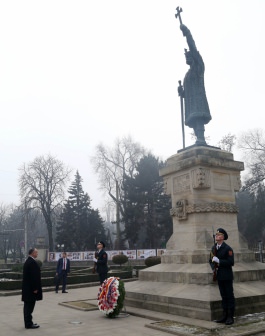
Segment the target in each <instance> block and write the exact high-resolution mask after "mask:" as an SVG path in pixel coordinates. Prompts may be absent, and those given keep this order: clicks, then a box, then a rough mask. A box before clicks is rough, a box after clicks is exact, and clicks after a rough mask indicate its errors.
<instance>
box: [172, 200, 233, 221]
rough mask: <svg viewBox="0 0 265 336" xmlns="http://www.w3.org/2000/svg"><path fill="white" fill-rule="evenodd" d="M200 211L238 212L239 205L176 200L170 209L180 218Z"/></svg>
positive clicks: (173, 214) (185, 217)
mask: <svg viewBox="0 0 265 336" xmlns="http://www.w3.org/2000/svg"><path fill="white" fill-rule="evenodd" d="M199 212H222V213H238V207H237V206H236V205H235V204H234V203H222V202H211V203H204V204H195V203H194V204H188V201H187V200H179V201H177V202H176V207H175V208H172V209H170V215H171V216H176V217H177V218H178V220H183V219H187V218H188V214H192V213H199Z"/></svg>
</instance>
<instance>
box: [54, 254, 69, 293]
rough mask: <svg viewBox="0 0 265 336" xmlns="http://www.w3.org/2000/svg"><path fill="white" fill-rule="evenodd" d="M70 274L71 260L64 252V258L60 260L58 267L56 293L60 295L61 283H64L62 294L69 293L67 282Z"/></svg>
mask: <svg viewBox="0 0 265 336" xmlns="http://www.w3.org/2000/svg"><path fill="white" fill-rule="evenodd" d="M68 273H70V260H69V259H68V258H67V253H66V252H63V256H62V258H60V259H59V260H58V262H57V267H56V277H57V280H56V287H55V293H58V289H59V285H60V282H61V281H62V293H68V292H67V291H66V280H67V275H68Z"/></svg>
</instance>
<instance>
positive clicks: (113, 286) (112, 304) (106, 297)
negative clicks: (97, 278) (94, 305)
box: [98, 277, 125, 318]
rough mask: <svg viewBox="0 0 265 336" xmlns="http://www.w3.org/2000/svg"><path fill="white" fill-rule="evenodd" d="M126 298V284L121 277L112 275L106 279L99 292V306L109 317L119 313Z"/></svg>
mask: <svg viewBox="0 0 265 336" xmlns="http://www.w3.org/2000/svg"><path fill="white" fill-rule="evenodd" d="M124 298H125V289H124V284H123V282H122V281H121V280H120V278H116V277H110V278H108V279H106V280H105V281H104V282H103V283H102V285H101V287H100V288H99V293H98V308H99V310H100V311H102V312H103V313H104V314H105V315H106V316H107V317H110V318H111V317H115V316H117V315H119V313H120V311H121V310H122V308H123V301H124Z"/></svg>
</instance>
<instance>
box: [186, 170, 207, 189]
mask: <svg viewBox="0 0 265 336" xmlns="http://www.w3.org/2000/svg"><path fill="white" fill-rule="evenodd" d="M191 176H192V187H193V188H194V189H207V188H210V186H211V183H210V170H209V169H204V168H197V169H194V170H192V171H191Z"/></svg>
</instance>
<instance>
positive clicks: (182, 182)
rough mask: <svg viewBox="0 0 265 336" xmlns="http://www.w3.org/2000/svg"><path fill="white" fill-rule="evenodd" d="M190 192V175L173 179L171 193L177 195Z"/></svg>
mask: <svg viewBox="0 0 265 336" xmlns="http://www.w3.org/2000/svg"><path fill="white" fill-rule="evenodd" d="M189 190H190V174H183V175H180V176H177V177H175V178H174V179H173V193H174V194H178V193H181V192H184V191H189Z"/></svg>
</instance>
